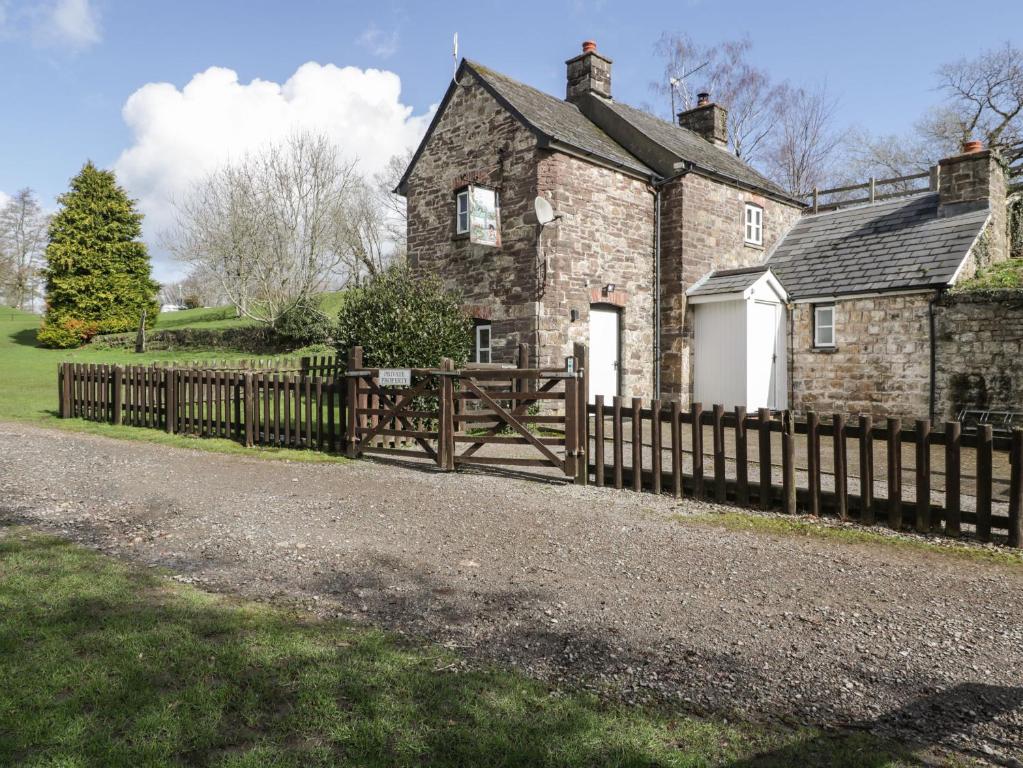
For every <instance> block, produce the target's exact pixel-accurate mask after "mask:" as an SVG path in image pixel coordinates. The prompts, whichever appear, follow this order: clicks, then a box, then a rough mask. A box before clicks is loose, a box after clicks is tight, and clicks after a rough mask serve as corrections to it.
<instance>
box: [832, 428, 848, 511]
mask: <svg viewBox="0 0 1023 768" xmlns="http://www.w3.org/2000/svg"><path fill="white" fill-rule="evenodd" d="M831 432H832V435H831V444H832V448H833V449H834V452H833V455H834V458H835V513H836V514H837V515H838V519H839V520H848V519H849V475H848V466H847V465H848V462H847V460H846V444H845V417H844V416H843V415H842V414H840V413H836V414H834V415H833V416H832V417H831Z"/></svg>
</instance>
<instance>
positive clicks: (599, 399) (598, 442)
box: [593, 395, 605, 488]
mask: <svg viewBox="0 0 1023 768" xmlns="http://www.w3.org/2000/svg"><path fill="white" fill-rule="evenodd" d="M593 411H594V413H593V482H594V483H595V484H596V486H597V487H598V488H603V487H604V481H605V478H604V396H603V395H597V396H596V397H594V398H593Z"/></svg>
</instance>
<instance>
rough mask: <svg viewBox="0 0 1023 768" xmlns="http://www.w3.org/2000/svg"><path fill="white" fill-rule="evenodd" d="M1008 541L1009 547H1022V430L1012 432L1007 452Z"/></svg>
mask: <svg viewBox="0 0 1023 768" xmlns="http://www.w3.org/2000/svg"><path fill="white" fill-rule="evenodd" d="M1009 464H1010V467H1011V468H1010V470H1009V472H1010V475H1009V540H1008V542H1007V543H1008V545H1009V546H1010V547H1016V548H1019V547H1021V546H1023V429H1020V428H1019V427H1017V428H1016V429H1014V430H1012V448H1011V450H1010V452H1009Z"/></svg>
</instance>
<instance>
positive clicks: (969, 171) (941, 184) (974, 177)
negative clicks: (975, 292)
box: [938, 140, 1009, 266]
mask: <svg viewBox="0 0 1023 768" xmlns="http://www.w3.org/2000/svg"><path fill="white" fill-rule="evenodd" d="M962 150H963V151H962V153H961V154H959V155H955V156H954V157H946V158H945V159H944V160H939V161H938V216H954V215H955V214H957V213H960V212H963V211H971V210H976V209H977V208H982V207H987V208H988V210H990V211H991V221H990V223H989V224H988V230H987V238H988V239H987V248H986V249H985V250H986V259H985V261H986V263H990V262H995V261H1001V260H1002V259H1005V258H1007V257H1008V255H1009V240H1008V228H1007V220H1006V211H1005V198H1006V194H1007V193H1008V189H1007V183H1006V179H1005V166H1004V165H1003V161H1002V159H1001V157H1000V156H999V155H998V153H997V152H993V151H992V150H990V149H984V144H983V142H980V141H976V140H972V141H964V142H963V147H962ZM981 266H982V265H981Z"/></svg>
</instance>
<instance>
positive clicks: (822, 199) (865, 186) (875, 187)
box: [806, 166, 938, 213]
mask: <svg viewBox="0 0 1023 768" xmlns="http://www.w3.org/2000/svg"><path fill="white" fill-rule="evenodd" d="M937 172H938V167H937V166H934V167H932V168H931V169H930V170H929V171H924V172H922V173H911V174H909V175H907V176H893V177H891V178H888V179H877V178H874V177H873V176H871V177H870V178H869V179H867V181H865V182H863V183H862V184H848V185H846V186H843V187H832V188H831V189H817V187H814V188H813V191H812V192H811V193H810V202H809V203H808V204H807V206H806V207H807V209H808V210H811V211H813V212H814V213H818V212H820V211H830V210H834V209H835V208H840V207H841V206H843V205H858V204H860V203H876V202H880V201H882V200H893V199H895V198H897V197H906V196H907V195H916V194H919V193H920V192H926V191H927V190H930V191H932V192H933V191H935V190H936V189H937V188H938V176H937ZM924 179H927V186H920V185H919V184H917V183H915V182H919V181H922V180H924ZM887 188H891V189H887ZM861 191H862V192H863V194H862V195H860V196H859V197H851V198H842V199H831V200H827V198H834V197H835V196H836V195H847V194H849V193H853V192H861Z"/></svg>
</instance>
